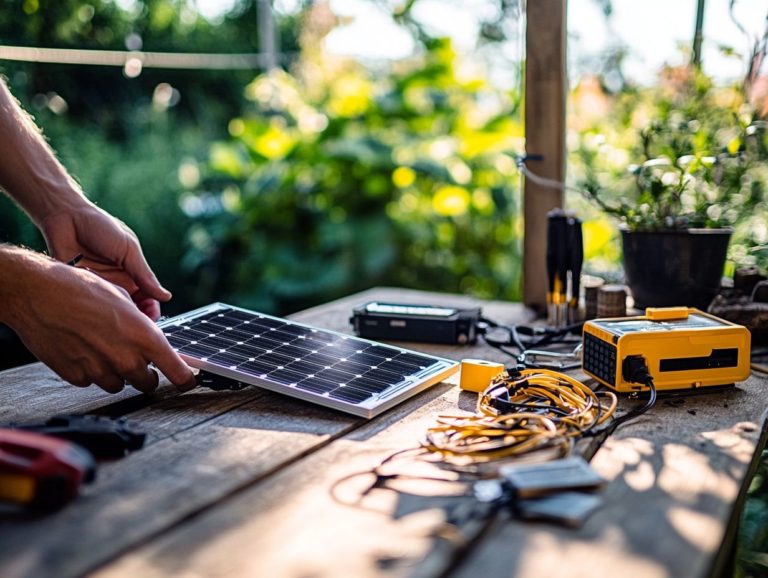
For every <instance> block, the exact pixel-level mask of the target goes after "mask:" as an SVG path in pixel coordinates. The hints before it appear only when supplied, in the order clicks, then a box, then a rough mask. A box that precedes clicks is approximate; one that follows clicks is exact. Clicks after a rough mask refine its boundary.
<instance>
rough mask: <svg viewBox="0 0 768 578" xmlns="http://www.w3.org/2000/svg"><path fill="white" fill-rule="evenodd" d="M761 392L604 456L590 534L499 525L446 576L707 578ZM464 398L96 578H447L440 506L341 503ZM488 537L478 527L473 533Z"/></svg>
mask: <svg viewBox="0 0 768 578" xmlns="http://www.w3.org/2000/svg"><path fill="white" fill-rule="evenodd" d="M764 386H765V381H761V380H758V379H755V378H753V379H752V380H750V381H749V382H748V383H747V384H745V385H742V386H741V387H739V388H737V389H734V390H731V391H726V392H722V393H718V394H715V395H710V396H702V397H699V398H692V399H688V400H686V401H685V403H684V404H683V405H667V404H664V403H663V402H662V403H660V405H659V406H658V407H657V408H656V409H655V410H654V411H653V412H652V413H651V414H650V415H648V416H647V417H644V418H642V419H639V420H637V421H636V422H633V423H630V424H627V425H626V426H623V427H622V428H620V429H619V430H618V431H617V433H616V435H615V436H613V437H612V438H610V439H609V440H608V442H607V443H606V444H605V446H604V447H603V448H602V449H600V450H599V451H598V453H597V454H596V456H595V458H594V460H593V465H594V466H595V467H596V468H597V469H598V471H600V472H601V473H602V474H603V475H604V476H605V477H606V478H607V479H609V480H610V481H611V483H610V484H609V486H608V487H607V489H606V490H605V491H604V492H603V497H604V498H605V502H606V503H605V506H604V507H602V508H601V509H600V510H599V511H598V512H597V513H596V514H595V515H594V516H593V517H592V518H591V519H590V520H589V521H588V523H587V524H586V525H585V526H584V527H583V528H582V529H580V530H569V529H561V528H558V527H554V526H550V525H543V524H535V523H529V524H523V523H520V522H516V521H513V520H510V519H509V515H508V514H502V516H501V517H500V519H499V520H498V521H497V522H496V523H495V524H494V526H493V529H492V532H491V533H490V536H489V537H488V538H487V539H485V540H483V541H482V542H481V545H480V546H479V547H478V548H476V549H475V550H474V551H472V553H471V554H470V555H469V556H468V557H467V558H466V560H465V561H464V563H463V564H462V565H460V566H459V567H458V568H457V569H455V571H454V572H449V575H451V576H454V575H455V576H457V577H462V578H463V577H465V576H466V577H469V576H472V577H475V576H532V577H541V576H547V577H548V578H549V577H558V576H563V577H581V576H584V577H587V576H589V577H595V576H633V578H634V577H653V578H656V577H659V578H660V577H670V578H671V577H675V578H677V577H681V576H691V577H695V576H708V575H709V570H710V568H711V567H712V565H713V564H714V559H715V557H716V554H717V551H718V547H719V545H720V542H721V541H722V539H723V536H724V532H725V528H726V526H727V523H728V521H729V519H730V515H731V513H732V511H733V508H734V504H735V501H736V498H737V495H738V493H739V489H740V488H741V487H742V484H743V482H744V478H745V475H746V470H747V467H748V464H749V461H750V459H751V457H752V456H753V454H754V449H755V444H756V443H757V442H758V437H759V428H757V425H756V422H758V421H759V420H760V419H761V418H760V416H759V415H758V410H757V409H756V408H755V406H756V405H757V406H759V405H760V403H762V402H768V399H766V398H767V397H768V395H766V393H765V392H764V391H763V389H764ZM461 395H467V394H461ZM461 395H460V394H459V392H458V391H457V390H456V389H454V390H449V391H448V392H446V394H445V395H442V396H440V397H439V398H436V399H434V400H432V401H431V402H430V403H429V405H426V406H424V407H422V408H420V409H419V410H417V411H415V412H414V413H412V414H409V415H408V416H407V417H406V419H403V420H402V421H394V422H391V423H389V424H388V425H386V427H382V426H381V425H380V424H378V423H371V424H368V425H367V426H365V427H363V428H360V429H359V430H356V431H354V432H351V433H350V434H348V435H347V436H345V438H344V439H340V440H337V441H335V442H334V443H333V444H330V445H329V446H327V447H325V448H323V449H322V450H321V451H319V452H317V453H315V454H313V455H312V456H309V457H307V458H305V459H304V460H301V461H300V462H298V463H295V464H292V465H291V466H290V467H288V468H286V469H284V470H281V471H280V472H279V473H277V474H276V475H275V476H273V477H271V478H269V479H265V480H264V481H262V482H261V483H260V484H258V485H255V486H253V487H252V488H250V489H248V490H247V491H245V492H243V493H242V494H240V495H238V496H235V497H234V498H233V499H231V500H228V501H226V502H225V503H223V504H222V505H220V506H219V507H217V508H216V509H214V510H212V511H210V512H208V513H206V514H205V515H203V516H201V517H199V518H196V519H195V520H192V521H190V522H189V523H186V524H184V525H183V526H181V527H179V528H177V529H175V530H174V531H172V532H170V533H168V534H166V535H165V536H162V537H160V538H159V539H158V540H156V541H154V542H153V543H152V544H148V545H146V546H144V547H143V548H140V549H138V550H136V551H133V552H131V553H129V554H127V555H125V556H124V557H122V558H121V559H119V560H118V561H116V562H115V563H113V564H111V565H109V566H107V567H105V568H103V569H102V570H101V571H99V572H97V573H96V574H95V575H96V576H97V577H98V578H111V577H116V576H127V575H141V576H143V577H147V578H156V577H160V576H178V575H184V572H185V571H194V573H196V574H199V575H206V576H236V575H255V576H281V577H294V576H295V577H299V576H315V577H320V576H361V577H362V576H405V575H418V576H440V575H443V573H444V572H446V571H448V570H449V569H450V564H451V562H452V554H454V553H455V552H456V551H457V550H461V548H462V546H463V544H462V542H461V540H460V539H459V540H457V541H454V542H451V541H450V540H446V539H445V537H443V538H441V539H440V542H441V544H440V545H441V546H442V547H441V548H439V549H438V551H439V556H438V557H435V556H430V553H433V552H434V551H435V550H434V549H433V548H434V546H435V544H436V540H435V533H436V532H438V531H440V530H441V529H444V528H442V526H441V524H442V521H443V514H442V512H441V510H440V509H439V508H438V506H445V505H446V503H448V502H446V501H445V500H442V501H441V500H429V499H422V500H421V502H420V503H416V502H414V501H413V500H409V499H408V496H407V495H401V496H400V497H399V499H398V498H397V496H396V495H395V494H394V493H388V492H384V491H381V490H376V491H374V494H377V495H376V496H375V497H376V498H378V499H372V500H370V501H368V502H366V506H369V507H370V506H374V507H376V508H377V509H378V510H379V511H375V512H374V511H368V510H362V509H358V508H352V507H348V506H343V505H339V504H338V503H336V502H334V501H333V500H332V499H331V498H330V491H331V488H332V487H333V485H334V483H335V482H336V481H337V480H339V479H341V478H343V477H344V476H345V475H348V474H350V473H353V472H355V471H360V470H365V469H367V468H370V467H371V466H373V465H375V464H376V463H378V461H379V460H380V459H381V458H382V457H384V456H385V455H387V454H388V453H389V452H391V451H394V450H397V449H402V448H405V447H408V446H410V445H412V444H413V442H414V441H415V440H417V439H418V438H419V436H420V435H421V434H422V433H423V431H424V429H425V428H426V427H428V425H430V424H431V423H432V420H433V419H434V416H435V415H436V414H438V413H441V412H449V411H455V408H456V407H457V406H458V405H460V403H459V399H458V398H459V397H461ZM756 396H759V400H760V401H758V403H755V402H756V401H757V399H756ZM725 406H727V407H725ZM723 410H727V411H723ZM694 414H695V415H694ZM741 416H744V417H746V418H749V419H748V420H746V421H743V422H742V421H740V420H741ZM751 420H754V421H751ZM388 421H389V420H388ZM342 487H343V486H342ZM359 487H360V486H359V485H358V489H359ZM414 503H416V504H417V505H416V507H415V509H414V510H413V511H410V510H411V508H413V507H414ZM482 529H483V527H482V525H481V524H478V523H477V522H475V523H474V527H473V528H471V531H472V532H473V533H474V534H476V533H478V532H480V531H481V530H482ZM444 536H445V534H444ZM473 537H475V536H474V535H473V534H469V535H467V536H466V538H470V539H471V538H473ZM454 538H456V536H454ZM424 560H426V562H424ZM425 563H426V565H427V568H428V571H427V572H423V571H422V569H423V567H424V566H420V564H422V565H423V564H425ZM192 569H194V570H192Z"/></svg>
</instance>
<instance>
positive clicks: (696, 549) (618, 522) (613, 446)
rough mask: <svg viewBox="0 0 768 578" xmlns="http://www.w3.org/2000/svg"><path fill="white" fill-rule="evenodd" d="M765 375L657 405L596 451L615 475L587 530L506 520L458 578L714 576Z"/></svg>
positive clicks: (757, 422)
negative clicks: (508, 577) (511, 577)
mask: <svg viewBox="0 0 768 578" xmlns="http://www.w3.org/2000/svg"><path fill="white" fill-rule="evenodd" d="M766 385H768V382H767V380H765V379H762V378H759V377H752V378H751V379H750V380H749V381H747V382H745V383H744V384H742V385H740V386H739V387H738V388H735V389H733V390H730V391H725V392H722V393H717V394H711V395H702V396H699V397H691V398H686V399H685V400H684V403H683V404H681V405H677V403H678V402H675V404H670V403H665V402H664V401H661V402H659V404H658V405H657V406H656V407H655V408H654V409H653V410H652V411H651V412H650V413H649V414H647V415H646V416H644V417H643V418H641V419H638V420H636V421H635V422H631V423H629V424H627V425H626V426H623V427H621V428H619V429H618V430H617V432H616V433H615V434H614V435H612V436H611V437H609V438H608V440H607V441H606V442H605V443H604V444H603V446H602V447H601V448H600V449H599V450H598V452H597V453H596V454H595V456H594V458H593V459H592V462H591V463H592V465H593V466H594V467H595V468H596V469H597V470H598V471H599V472H600V473H601V474H602V475H603V476H604V477H606V478H607V479H608V480H610V484H609V485H608V487H607V488H606V489H605V490H604V492H603V494H602V495H603V497H604V499H605V505H604V506H603V507H602V508H601V509H600V510H598V512H596V513H595V514H594V515H593V516H592V518H590V519H589V520H588V522H587V523H586V524H585V526H584V527H583V528H582V529H581V530H579V531H572V530H566V529H558V528H553V527H550V526H545V525H538V524H528V525H521V524H518V523H509V522H507V521H499V522H498V523H497V524H496V526H495V528H494V530H493V532H492V533H491V535H490V537H489V539H487V540H485V541H484V542H483V544H482V545H481V547H479V548H477V549H476V550H475V551H473V552H472V554H471V555H470V556H469V557H468V558H467V559H466V560H465V561H464V564H463V565H462V566H461V567H460V568H459V569H458V571H457V572H455V573H454V574H452V576H455V577H456V578H469V577H470V576H473V577H474V576H499V575H514V576H517V577H527V576H530V577H541V576H547V577H553V578H556V577H559V576H562V577H566V576H567V577H569V578H578V577H587V576H589V577H590V578H594V577H596V576H632V577H633V578H634V577H648V578H680V577H682V576H686V577H697V576H702V577H703V576H710V575H713V573H712V572H713V570H714V569H715V566H716V565H717V563H718V556H719V553H720V547H721V544H722V542H723V540H724V539H725V537H726V531H727V529H728V524H729V523H730V521H731V517H732V515H733V513H734V511H735V510H736V505H737V502H738V497H739V493H740V492H741V491H742V490H744V489H745V487H746V485H747V483H748V479H749V478H748V473H749V465H750V461H751V460H752V458H753V456H754V455H755V454H756V449H759V447H760V444H761V443H764V440H761V439H760V438H761V430H762V427H763V424H764V421H763V420H764V417H763V415H762V414H763V411H764V409H765V408H766V407H768V388H766Z"/></svg>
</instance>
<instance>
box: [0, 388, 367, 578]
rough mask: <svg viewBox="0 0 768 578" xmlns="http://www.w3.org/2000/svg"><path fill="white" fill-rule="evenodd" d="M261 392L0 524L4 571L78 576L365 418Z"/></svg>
mask: <svg viewBox="0 0 768 578" xmlns="http://www.w3.org/2000/svg"><path fill="white" fill-rule="evenodd" d="M258 393H259V395H258V397H257V398H256V399H254V400H253V401H251V402H249V403H246V404H244V405H241V406H240V407H238V408H236V409H234V410H232V411H229V412H227V413H225V414H223V415H219V416H217V417H214V418H212V419H210V420H208V421H204V422H203V423H202V424H201V425H199V426H198V427H194V428H192V429H187V430H185V431H181V432H180V433H178V434H176V435H173V436H171V437H165V438H164V439H161V440H160V441H158V442H157V443H154V444H152V445H150V446H149V447H147V448H146V449H144V450H142V451H139V452H137V453H135V454H132V455H130V456H128V457H126V458H124V459H122V460H119V461H117V462H114V463H110V464H105V465H103V466H102V467H101V468H100V471H99V477H98V479H97V481H96V483H95V484H94V485H93V486H92V487H89V488H86V490H85V492H84V495H83V496H81V498H80V499H79V500H78V501H77V502H76V503H75V504H72V505H71V506H69V507H67V508H65V509H64V510H62V511H60V512H57V513H55V514H52V515H49V516H46V517H45V518H43V519H23V520H19V519H10V520H2V521H0V536H2V539H0V566H1V567H2V568H3V576H4V577H12V576H46V575H53V574H55V575H57V576H77V575H80V574H82V573H83V572H85V571H86V570H88V569H89V568H91V567H93V566H94V565H97V564H99V563H102V562H104V561H105V560H108V559H109V558H111V557H112V556H114V555H115V554H116V553H117V552H120V551H122V550H124V549H125V548H127V547H129V546H131V545H133V544H136V543H139V542H141V541H144V540H146V539H148V538H149V537H151V536H152V535H154V534H156V533H157V532H159V531H162V530H163V529H165V528H167V527H169V526H171V525H173V524H176V523H178V522H179V521H180V520H183V519H185V518H186V517H188V516H191V515H193V514H195V513H196V512H198V511H200V510H201V509H204V508H206V507H208V506H209V505H210V504H213V503H216V502H217V501H218V500H220V499H221V498H222V497H224V496H227V495H229V494H231V493H232V492H234V491H237V490H238V489H239V488H242V487H243V486H247V485H248V484H250V483H253V482H254V481H255V480H258V479H259V478H261V477H263V476H266V475H269V474H270V473H271V472H273V471H274V470H276V469H279V468H280V467H281V466H282V465H283V464H285V463H289V462H291V461H292V460H295V459H297V458H298V457H300V456H302V455H303V454H305V453H307V452H309V451H311V450H312V449H314V448H316V447H318V446H321V445H323V444H325V443H327V442H328V441H329V440H330V439H332V438H333V437H336V436H338V435H341V434H342V433H344V432H346V431H348V430H349V429H352V428H354V427H356V426H357V425H359V423H361V421H362V420H359V419H357V418H352V417H348V416H345V415H342V414H340V413H338V412H333V411H328V410H323V409H321V408H316V407H312V406H310V405H309V404H304V403H298V402H296V403H291V405H290V407H291V414H290V415H289V411H288V408H287V406H286V403H285V399H284V397H282V396H278V395H276V394H271V393H269V392H258ZM182 397H183V396H182ZM138 423H139V424H141V423H142V422H141V421H138Z"/></svg>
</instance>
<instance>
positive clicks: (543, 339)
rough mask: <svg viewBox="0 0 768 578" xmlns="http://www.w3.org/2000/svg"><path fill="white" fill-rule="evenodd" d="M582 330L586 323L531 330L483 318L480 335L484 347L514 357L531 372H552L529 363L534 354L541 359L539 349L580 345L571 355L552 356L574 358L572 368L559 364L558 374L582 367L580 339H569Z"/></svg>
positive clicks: (537, 364)
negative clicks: (555, 344) (557, 344)
mask: <svg viewBox="0 0 768 578" xmlns="http://www.w3.org/2000/svg"><path fill="white" fill-rule="evenodd" d="M583 326H584V324H583V323H575V324H573V325H568V326H566V327H562V328H557V329H554V328H551V327H530V326H527V325H504V324H501V323H497V322H495V321H493V320H492V319H488V318H487V317H482V318H481V319H480V325H479V327H478V330H479V331H478V332H479V334H480V336H481V337H482V338H483V341H485V343H487V344H488V345H490V346H491V347H493V348H494V349H497V350H499V351H501V352H502V353H504V354H506V355H509V356H510V357H513V358H514V359H515V361H516V362H517V363H519V364H522V365H524V366H526V367H528V368H541V369H551V368H552V366H551V364H546V365H545V364H539V363H534V362H532V361H531V360H530V359H529V357H530V356H532V355H534V354H536V355H539V356H540V355H541V354H542V352H540V351H536V350H537V349H538V348H541V347H545V346H548V345H552V344H554V343H566V344H567V343H573V344H577V348H576V349H574V350H573V351H572V352H570V353H569V354H557V355H554V356H553V357H558V358H561V359H562V358H564V357H572V358H573V359H574V362H572V363H571V364H563V363H560V364H559V365H558V366H557V367H556V369H559V370H568V369H575V368H576V367H578V366H580V365H581V363H580V361H578V358H577V353H578V344H580V343H581V339H580V338H578V337H574V338H570V337H569V335H571V334H579V333H581V330H582V327H583ZM494 332H495V333H500V334H503V338H498V337H497V336H494V335H493V333H494ZM510 348H514V349H515V350H516V351H513V350H512V349H510Z"/></svg>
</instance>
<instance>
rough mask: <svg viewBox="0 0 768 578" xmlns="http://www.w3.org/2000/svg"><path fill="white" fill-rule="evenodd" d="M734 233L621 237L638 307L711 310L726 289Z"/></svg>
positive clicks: (716, 231)
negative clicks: (727, 259) (724, 278)
mask: <svg viewBox="0 0 768 578" xmlns="http://www.w3.org/2000/svg"><path fill="white" fill-rule="evenodd" d="M732 233H733V230H732V229H685V230H679V231H629V230H626V229H623V230H622V231H621V241H622V246H623V249H624V273H625V276H626V282H627V285H628V286H629V288H630V290H631V291H632V296H633V297H634V298H635V306H636V307H637V308H639V309H644V308H645V307H674V306H678V305H680V306H688V307H697V308H699V309H702V310H706V309H707V307H708V306H709V304H710V303H711V301H712V299H714V297H715V295H717V292H718V291H719V289H720V282H721V279H722V275H723V268H724V267H725V257H726V253H727V252H728V242H729V241H730V239H731V234H732Z"/></svg>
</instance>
